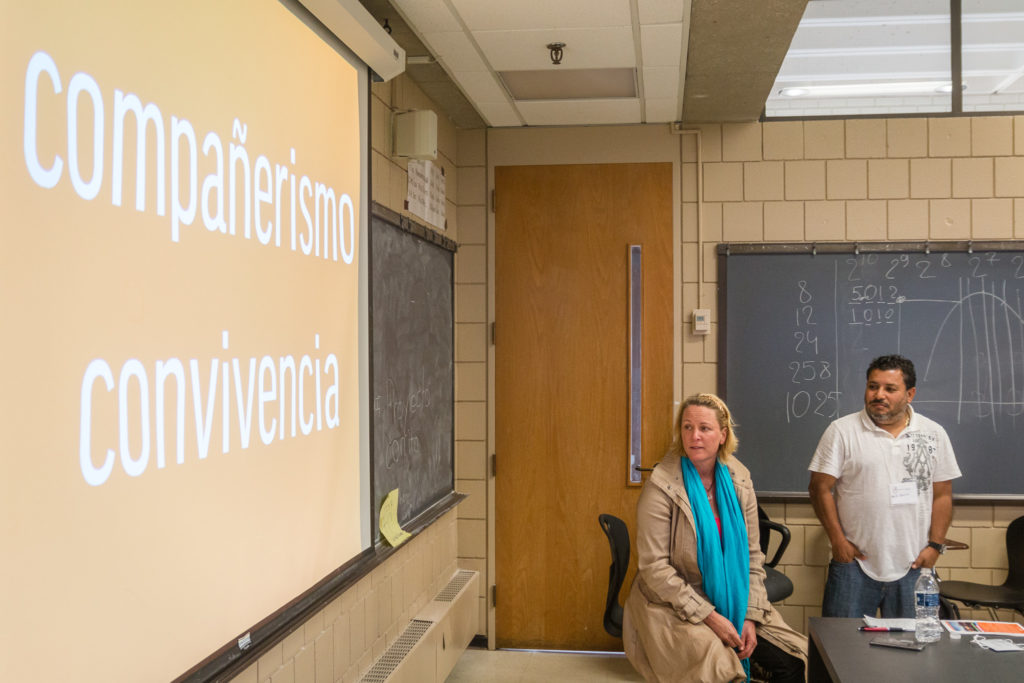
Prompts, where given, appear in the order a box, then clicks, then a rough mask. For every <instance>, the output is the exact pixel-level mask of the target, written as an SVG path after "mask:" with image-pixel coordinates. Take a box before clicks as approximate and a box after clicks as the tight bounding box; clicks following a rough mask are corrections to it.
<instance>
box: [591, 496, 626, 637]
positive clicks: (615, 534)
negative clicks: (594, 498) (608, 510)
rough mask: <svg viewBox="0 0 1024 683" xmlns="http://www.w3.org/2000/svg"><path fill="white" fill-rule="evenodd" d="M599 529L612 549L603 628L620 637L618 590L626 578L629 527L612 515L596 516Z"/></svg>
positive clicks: (620, 611)
mask: <svg viewBox="0 0 1024 683" xmlns="http://www.w3.org/2000/svg"><path fill="white" fill-rule="evenodd" d="M597 521H598V522H600V523H601V530H602V531H604V533H605V536H607V537H608V543H609V545H610V546H611V550H612V563H611V566H610V567H608V598H607V600H605V607H604V630H605V631H607V632H608V634H609V635H611V636H614V637H615V638H621V637H622V605H620V604H619V590H620V589H621V588H622V582H623V580H625V578H626V569H627V568H628V567H629V529H628V528H627V527H626V523H625V522H623V521H622V520H621V519H619V518H618V517H615V516H614V515H606V514H601V515H598V516H597Z"/></svg>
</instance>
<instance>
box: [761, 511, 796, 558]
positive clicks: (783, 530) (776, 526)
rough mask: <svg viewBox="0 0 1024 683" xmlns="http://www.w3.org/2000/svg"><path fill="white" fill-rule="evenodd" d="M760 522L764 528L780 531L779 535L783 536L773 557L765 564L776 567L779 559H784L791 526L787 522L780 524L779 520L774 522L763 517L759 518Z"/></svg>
mask: <svg viewBox="0 0 1024 683" xmlns="http://www.w3.org/2000/svg"><path fill="white" fill-rule="evenodd" d="M759 522H760V524H761V527H762V529H770V530H774V531H778V532H779V535H781V536H782V540H781V541H780V542H779V547H778V548H776V549H775V554H774V555H773V556H772V559H770V560H766V561H765V565H767V566H769V567H774V566H775V565H777V564H778V563H779V560H781V559H782V554H783V553H784V552H786V548H788V547H789V527H788V526H786V525H785V524H780V523H779V522H773V521H772V520H770V519H762V520H759Z"/></svg>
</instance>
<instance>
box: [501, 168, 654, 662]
mask: <svg viewBox="0 0 1024 683" xmlns="http://www.w3.org/2000/svg"><path fill="white" fill-rule="evenodd" d="M495 191H496V200H495V203H496V217H495V271H496V272H495V299H496V301H495V321H496V330H495V423H496V433H495V446H496V454H497V461H496V478H495V534H496V538H495V546H496V551H495V553H496V555H495V561H496V571H495V580H496V586H497V606H496V614H495V619H496V639H497V644H498V646H499V647H530V648H544V649H574V650H578V649H586V650H592V649H606V650H612V649H621V647H622V642H621V640H618V639H614V638H612V637H611V636H609V635H608V634H607V633H605V631H604V629H603V626H602V615H603V608H604V604H605V596H606V595H607V590H608V566H609V564H610V563H611V553H610V551H609V547H608V542H607V540H606V538H605V536H604V534H603V533H602V531H601V528H600V526H599V525H598V521H597V516H598V514H600V513H602V512H607V513H611V514H614V515H616V516H618V517H621V518H622V519H624V520H625V521H626V523H627V525H628V526H629V528H630V535H631V542H632V541H633V538H632V537H633V535H634V534H635V529H636V501H637V498H638V496H639V493H640V489H639V487H637V486H627V483H626V473H627V462H628V457H629V456H628V454H629V434H628V427H629V400H628V399H629V341H628V336H627V332H628V327H627V323H628V313H629V308H628V298H627V297H628V292H629V279H628V270H627V268H628V259H627V256H628V253H627V252H628V248H629V245H631V244H640V245H642V247H643V407H644V418H643V441H642V443H643V464H644V466H645V467H649V466H650V465H651V463H653V462H657V461H658V460H659V459H660V458H661V456H662V455H663V454H664V452H665V450H666V448H667V447H668V443H669V438H670V432H671V420H672V415H671V412H672V373H673V368H672V319H673V316H672V306H673V292H672V255H673V250H674V245H673V244H672V166H671V164H667V163H665V164H603V165H572V166H516V167H499V168H497V169H495ZM635 567H636V552H635V549H633V552H632V553H631V570H630V573H629V575H628V576H627V579H626V583H625V584H624V586H623V590H622V599H623V600H624V599H625V596H626V595H627V594H628V588H629V583H630V581H631V580H632V576H633V573H634V572H635Z"/></svg>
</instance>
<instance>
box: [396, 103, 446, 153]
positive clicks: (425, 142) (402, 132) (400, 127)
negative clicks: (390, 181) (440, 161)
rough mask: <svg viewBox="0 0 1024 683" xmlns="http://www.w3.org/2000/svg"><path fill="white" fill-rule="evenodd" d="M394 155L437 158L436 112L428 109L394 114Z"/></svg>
mask: <svg viewBox="0 0 1024 683" xmlns="http://www.w3.org/2000/svg"><path fill="white" fill-rule="evenodd" d="M394 155H395V156H396V157H408V158H409V159H437V114H435V113H434V112H433V111H431V110H429V109H421V110H417V111H408V112H404V113H402V114H395V119H394Z"/></svg>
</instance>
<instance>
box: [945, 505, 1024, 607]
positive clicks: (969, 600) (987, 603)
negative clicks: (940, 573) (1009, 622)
mask: <svg viewBox="0 0 1024 683" xmlns="http://www.w3.org/2000/svg"><path fill="white" fill-rule="evenodd" d="M1006 557H1007V559H1008V561H1009V565H1008V566H1009V571H1008V572H1007V573H1006V581H1003V583H1002V585H1000V586H990V585H988V584H984V583H974V582H972V581H942V582H941V583H939V595H940V596H941V597H942V598H945V599H946V600H956V601H957V602H962V603H963V604H965V605H967V606H968V607H984V608H985V609H987V610H988V613H989V615H990V616H991V617H992V620H993V621H997V620H998V617H997V616H996V610H997V609H1012V610H1015V611H1016V612H1018V613H1019V614H1020V615H1021V616H1024V517H1018V518H1017V519H1015V520H1013V521H1012V522H1010V526H1008V527H1007V528H1006Z"/></svg>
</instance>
